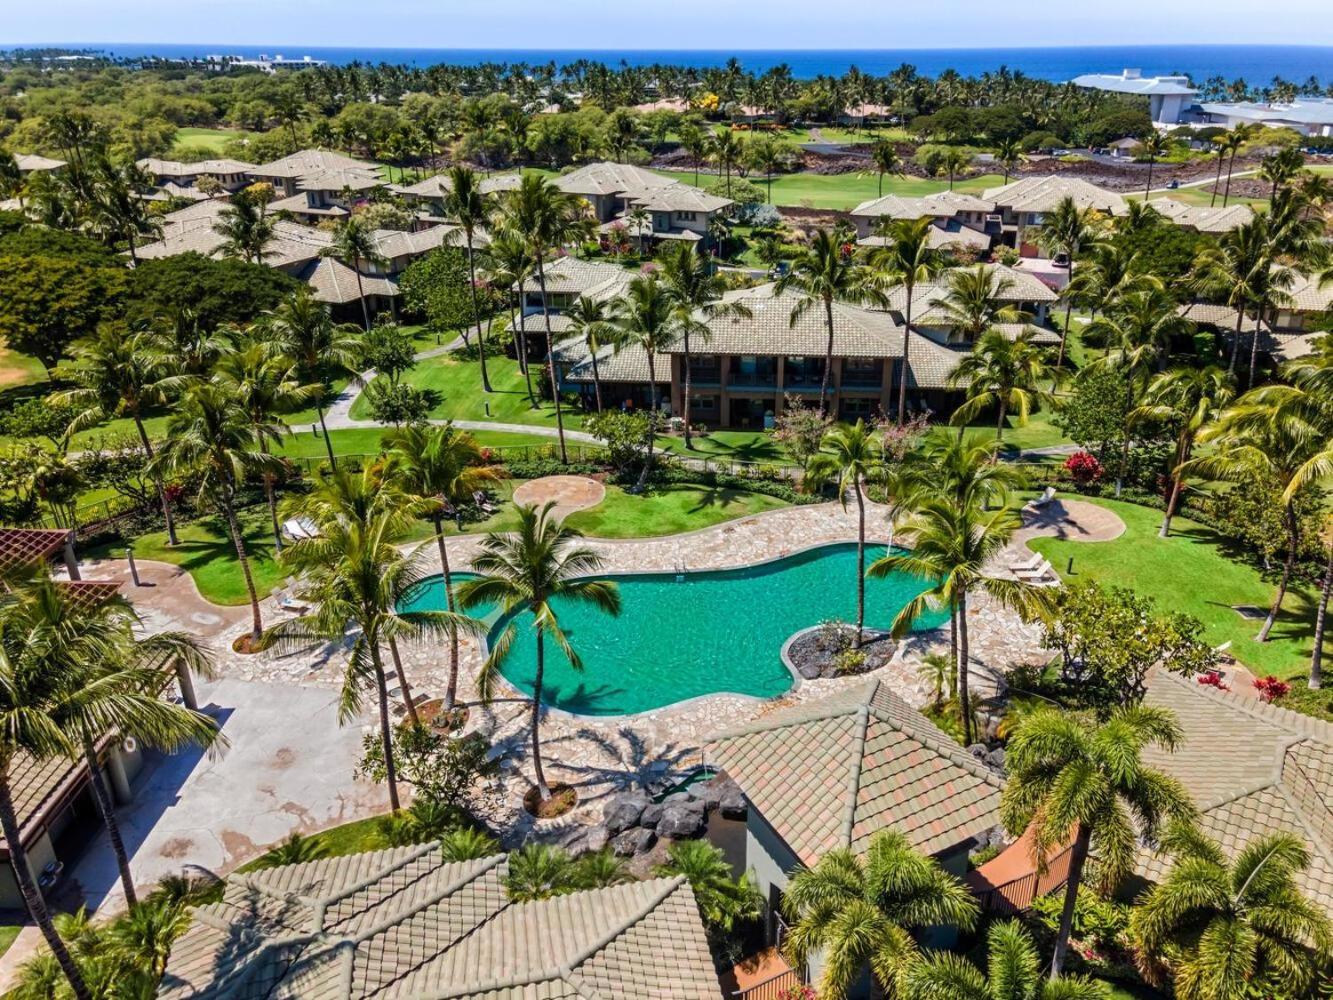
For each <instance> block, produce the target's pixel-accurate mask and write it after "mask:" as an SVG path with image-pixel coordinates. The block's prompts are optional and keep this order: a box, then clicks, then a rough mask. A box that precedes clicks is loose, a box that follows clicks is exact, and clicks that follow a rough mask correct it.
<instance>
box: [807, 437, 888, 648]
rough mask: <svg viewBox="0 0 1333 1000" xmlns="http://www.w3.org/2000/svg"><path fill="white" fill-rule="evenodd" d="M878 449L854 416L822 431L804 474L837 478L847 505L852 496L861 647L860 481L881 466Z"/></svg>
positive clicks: (863, 539)
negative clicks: (846, 421) (854, 504)
mask: <svg viewBox="0 0 1333 1000" xmlns="http://www.w3.org/2000/svg"><path fill="white" fill-rule="evenodd" d="M881 467H882V466H881V452H880V449H879V446H878V444H877V443H876V442H875V439H874V436H873V434H872V431H871V429H870V428H868V427H866V425H865V422H864V421H862V420H858V421H857V422H856V423H855V424H838V425H837V426H836V427H834V428H832V429H831V430H830V431H829V432H828V433H826V434H825V435H824V440H823V441H822V442H821V443H820V452H819V454H818V455H816V456H815V457H814V458H813V459H812V460H811V462H810V467H809V468H808V469H807V470H806V475H807V476H809V477H810V479H811V481H812V482H815V483H820V482H827V481H829V480H831V479H837V481H838V498H839V499H840V500H841V501H842V506H843V509H844V510H846V509H847V494H848V493H852V494H854V495H855V496H856V638H855V640H854V641H853V646H854V648H857V649H859V648H860V647H861V638H862V634H863V632H864V628H865V618H866V498H865V493H864V490H863V484H865V483H866V482H867V481H868V480H869V479H871V478H872V477H873V476H874V475H875V474H876V473H877V472H878V471H879V470H880V468H881Z"/></svg>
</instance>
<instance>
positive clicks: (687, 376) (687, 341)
mask: <svg viewBox="0 0 1333 1000" xmlns="http://www.w3.org/2000/svg"><path fill="white" fill-rule="evenodd" d="M681 342H682V346H683V347H684V348H685V355H684V359H683V362H682V363H683V364H684V365H685V397H684V399H685V401H684V404H683V405H684V409H685V412H684V413H682V414H681V416H682V417H684V418H685V450H686V451H689V450H690V444H691V439H690V382H691V381H692V379H691V378H690V332H689V327H688V326H687V327H686V329H685V331H684V333H683V334H682V335H681Z"/></svg>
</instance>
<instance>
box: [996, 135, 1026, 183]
mask: <svg viewBox="0 0 1333 1000" xmlns="http://www.w3.org/2000/svg"><path fill="white" fill-rule="evenodd" d="M995 160H996V162H997V163H999V164H1000V169H1001V170H1003V171H1004V183H1006V184H1008V183H1009V175H1010V174H1011V173H1013V172H1014V168H1015V167H1017V166H1018V165H1019V164H1020V163H1021V162H1023V147H1022V146H1021V145H1020V144H1019V142H1018V140H1017V139H1001V140H1000V141H999V142H997V143H996V144H995Z"/></svg>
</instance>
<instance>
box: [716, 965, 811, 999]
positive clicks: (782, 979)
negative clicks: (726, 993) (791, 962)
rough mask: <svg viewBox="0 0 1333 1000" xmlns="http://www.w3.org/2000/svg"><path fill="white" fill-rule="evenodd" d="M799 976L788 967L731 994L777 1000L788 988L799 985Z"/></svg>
mask: <svg viewBox="0 0 1333 1000" xmlns="http://www.w3.org/2000/svg"><path fill="white" fill-rule="evenodd" d="M801 985H802V984H801V977H800V976H799V975H798V974H797V972H796V970H795V969H788V970H787V971H786V972H779V973H778V974H777V975H775V976H770V977H769V978H767V979H765V980H763V981H762V982H758V983H755V984H754V985H753V986H748V987H746V988H745V989H743V990H736V991H735V992H733V993H732V994H731V995H732V996H733V997H738V998H740V1000H778V998H779V997H781V996H782V995H783V994H784V993H786V992H787V991H788V990H794V989H797V988H799V987H800V986H801Z"/></svg>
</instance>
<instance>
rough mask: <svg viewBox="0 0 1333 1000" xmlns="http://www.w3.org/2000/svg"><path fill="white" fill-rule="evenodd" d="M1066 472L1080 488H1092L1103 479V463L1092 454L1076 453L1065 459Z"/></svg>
mask: <svg viewBox="0 0 1333 1000" xmlns="http://www.w3.org/2000/svg"><path fill="white" fill-rule="evenodd" d="M1065 472H1067V473H1068V474H1069V478H1070V479H1072V480H1073V481H1074V482H1075V483H1076V484H1077V485H1079V486H1091V485H1092V484H1093V483H1095V482H1096V481H1097V480H1099V479H1101V478H1102V463H1101V462H1099V461H1097V456H1096V455H1093V454H1092V453H1091V452H1086V451H1076V452H1074V454H1072V455H1070V456H1069V457H1068V458H1067V459H1065Z"/></svg>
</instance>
